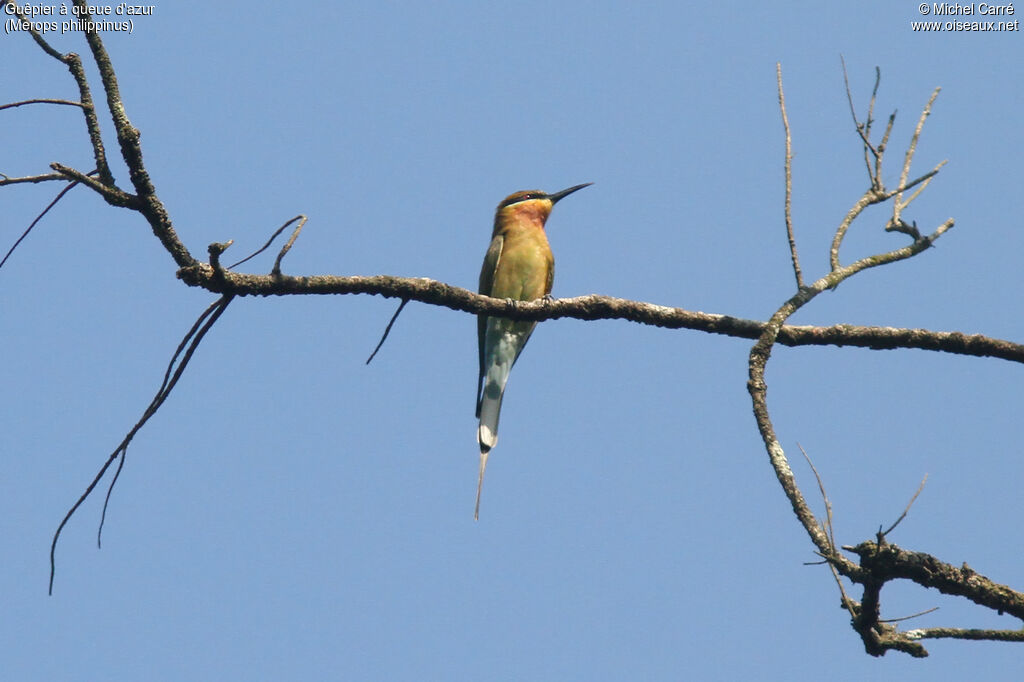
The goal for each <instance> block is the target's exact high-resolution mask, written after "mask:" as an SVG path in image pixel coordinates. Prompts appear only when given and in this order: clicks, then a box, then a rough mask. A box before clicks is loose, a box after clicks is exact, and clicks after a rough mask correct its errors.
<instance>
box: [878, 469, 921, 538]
mask: <svg viewBox="0 0 1024 682" xmlns="http://www.w3.org/2000/svg"><path fill="white" fill-rule="evenodd" d="M927 481H928V474H925V475H924V478H922V479H921V485H919V486H917V492H915V493H914V496H913V497H911V498H910V502H907V506H906V507H905V508H904V509H903V513H902V514H900V517H899V518H898V519H896V520H895V521H894V522H893V524H892V525H891V526H889V528H887V529H886V531H885V532H884V533H879V534H878V538H879V541H881V540H882V539H883V538H885V537H886V536H887V535H888V534H889V533H891V532H893V530H895V529H896V526H898V525H900V521H902V520H903V519H905V518H906V517H907V513H908V512H909V511H910V508H911V507H912V506H913V505H914V500H916V499H917V496H918V495H920V494H921V491H922V490H924V484H925V483H926V482H927Z"/></svg>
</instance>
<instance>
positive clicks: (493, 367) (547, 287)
mask: <svg viewBox="0 0 1024 682" xmlns="http://www.w3.org/2000/svg"><path fill="white" fill-rule="evenodd" d="M591 184H593V183H590V182H588V183H585V184H582V185H576V186H575V187H570V188H569V189H563V190H562V191H561V192H555V193H554V194H545V193H544V192H541V191H540V190H526V191H523V192H516V193H515V194H510V195H509V196H507V197H505V200H504V201H502V202H501V203H500V204H498V209H497V211H495V213H494V231H493V232H492V233H491V246H490V248H488V249H487V255H486V256H485V257H484V265H483V268H481V270H480V293H481V294H484V295H485V296H492V297H494V298H504V299H506V300H508V301H509V304H510V305H512V303H511V301H533V300H535V299H538V298H543V297H545V296H548V295H550V294H551V282H552V281H553V280H554V277H555V258H554V256H552V255H551V247H550V246H549V245H548V238H547V236H545V234H544V222H545V221H546V220H547V219H548V216H549V215H551V209H552V208H553V207H554V205H555V204H556V203H558V201H559V200H560V199H563V198H565V197H567V196H569V195H570V194H572V193H573V192H575V191H576V190H578V189H583V188H584V187H587V186H589V185H591ZM536 326H537V323H536V322H530V321H526V320H509V319H506V318H503V317H488V316H487V315H479V316H478V317H477V332H478V336H479V347H480V377H479V380H478V382H477V389H476V416H477V417H479V418H480V427H479V428H478V429H477V432H476V439H477V442H479V443H480V478H479V480H478V481H477V486H476V511H475V512H474V514H473V518H474V519H478V518H480V490H481V488H483V485H484V469H486V468H487V455H488V454H489V453H490V451H491V448H493V447H494V445H495V443H497V442H498V417H499V415H500V412H501V398H502V395H504V393H505V383H506V382H507V381H508V374H509V372H510V371H511V370H512V365H514V364H515V363H516V360H517V359H518V358H519V354H520V353H522V352H523V347H524V346H526V342H527V341H528V340H529V339H530V334H532V333H533V328H534V327H536Z"/></svg>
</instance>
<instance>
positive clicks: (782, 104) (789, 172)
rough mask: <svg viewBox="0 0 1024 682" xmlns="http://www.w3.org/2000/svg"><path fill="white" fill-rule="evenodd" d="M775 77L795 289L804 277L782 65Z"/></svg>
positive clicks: (787, 233) (779, 65)
mask: <svg viewBox="0 0 1024 682" xmlns="http://www.w3.org/2000/svg"><path fill="white" fill-rule="evenodd" d="M775 75H776V79H777V80H778V86H779V110H780V111H781V112H782V127H783V128H784V129H785V131H786V208H785V211H786V236H787V238H788V239H789V255H790V258H791V259H792V260H793V274H794V275H796V288H797V289H800V288H801V287H803V285H804V275H803V273H802V272H801V271H800V258H799V256H797V253H796V238H795V237H794V236H793V141H792V137H790V134H789V116H787V115H786V95H785V93H784V92H783V89H782V64H781V63H779V62H776V63H775Z"/></svg>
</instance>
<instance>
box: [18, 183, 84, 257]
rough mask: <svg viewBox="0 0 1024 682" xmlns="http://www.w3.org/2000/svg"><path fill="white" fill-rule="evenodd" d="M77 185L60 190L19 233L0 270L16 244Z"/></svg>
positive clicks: (72, 184)
mask: <svg viewBox="0 0 1024 682" xmlns="http://www.w3.org/2000/svg"><path fill="white" fill-rule="evenodd" d="M95 174H96V171H95V170H91V171H89V172H88V173H87V174H86V175H90V176H91V175H95ZM77 184H78V180H72V181H71V182H70V183H68V186H67V187H65V188H64V189H62V190H61V191H60V192H59V193H58V194H57V196H56V197H54V198H53V201H51V202H50V203H49V205H48V206H47V207H46V208H44V209H43V212H42V213H40V214H39V215H37V216H36V219H35V220H33V221H32V223H31V224H30V225H29V226H28V228H27V229H26V230H25V231H24V232H22V233H21V236H20V237H18V240H17V241H16V242H14V246H12V247H11V248H10V249H9V250H8V251H7V254H6V255H5V256H4V257H3V260H0V268H2V267H3V266H4V263H6V262H7V259H8V258H10V257H11V254H12V253H14V250H15V249H16V248H18V244H21V242H22V241H23V240H24V239H25V237H27V236H28V233H29V232H31V231H32V228H33V227H35V226H36V223H38V222H39V221H40V220H42V219H43V216H44V215H46V214H47V213H49V212H50V209H51V208H53V207H54V206H56V205H57V202H58V201H60V200H61V199H63V198H64V195H65V194H67V193H68V192H70V191H71V188H72V187H74V186H75V185H77Z"/></svg>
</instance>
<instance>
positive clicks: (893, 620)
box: [878, 606, 939, 623]
mask: <svg viewBox="0 0 1024 682" xmlns="http://www.w3.org/2000/svg"><path fill="white" fill-rule="evenodd" d="M938 610H939V607H938V606H933V607H932V608H930V609H925V610H924V611H918V612H917V613H915V614H912V615H909V616H902V617H900V618H881V619H879V621H878V622H879V623H899V622H902V621H905V620H912V619H914V618H920V617H921V616H927V615H928V614H929V613H934V612H935V611H938Z"/></svg>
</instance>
